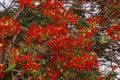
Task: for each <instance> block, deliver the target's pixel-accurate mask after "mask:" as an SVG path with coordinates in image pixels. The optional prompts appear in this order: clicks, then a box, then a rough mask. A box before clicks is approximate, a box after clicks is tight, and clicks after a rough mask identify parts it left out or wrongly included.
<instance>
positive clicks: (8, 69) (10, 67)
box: [6, 63, 16, 71]
mask: <svg viewBox="0 0 120 80" xmlns="http://www.w3.org/2000/svg"><path fill="white" fill-rule="evenodd" d="M15 66H16V64H15V63H13V64H11V65H9V67H8V68H7V69H6V71H10V70H12V69H14V68H15Z"/></svg>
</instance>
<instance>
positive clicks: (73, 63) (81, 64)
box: [68, 52, 98, 71]
mask: <svg viewBox="0 0 120 80" xmlns="http://www.w3.org/2000/svg"><path fill="white" fill-rule="evenodd" d="M68 65H69V66H68V68H75V69H76V70H77V71H80V70H82V71H84V70H92V69H94V68H96V67H98V59H97V55H96V54H95V53H93V52H92V53H83V54H82V55H80V56H79V57H76V56H75V57H72V59H71V60H70V62H68Z"/></svg>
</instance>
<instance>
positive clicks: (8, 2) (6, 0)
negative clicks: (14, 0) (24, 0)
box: [0, 0, 11, 10]
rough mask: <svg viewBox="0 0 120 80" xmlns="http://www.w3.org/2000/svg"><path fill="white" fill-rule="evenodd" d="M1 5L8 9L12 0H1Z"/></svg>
mask: <svg viewBox="0 0 120 80" xmlns="http://www.w3.org/2000/svg"><path fill="white" fill-rule="evenodd" d="M0 3H1V4H3V5H4V6H5V7H6V8H7V7H9V5H10V4H11V0H0ZM1 4H0V10H4V8H3V7H2V6H1Z"/></svg>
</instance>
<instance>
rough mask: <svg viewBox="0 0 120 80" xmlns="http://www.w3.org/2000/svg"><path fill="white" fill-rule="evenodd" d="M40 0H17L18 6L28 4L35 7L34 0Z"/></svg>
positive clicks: (36, 0) (35, 0)
mask: <svg viewBox="0 0 120 80" xmlns="http://www.w3.org/2000/svg"><path fill="white" fill-rule="evenodd" d="M38 1H40V0H19V4H20V7H23V6H29V7H31V8H36V5H35V2H38Z"/></svg>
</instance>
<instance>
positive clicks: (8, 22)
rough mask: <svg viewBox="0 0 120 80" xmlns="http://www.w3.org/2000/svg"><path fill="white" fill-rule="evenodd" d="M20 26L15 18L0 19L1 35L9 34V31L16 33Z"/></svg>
mask: <svg viewBox="0 0 120 80" xmlns="http://www.w3.org/2000/svg"><path fill="white" fill-rule="evenodd" d="M19 30H21V28H20V24H19V23H18V22H17V21H16V20H14V19H9V18H8V17H3V18H1V19H0V36H2V35H7V34H8V33H11V34H16V33H17V32H18V31H19Z"/></svg>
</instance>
